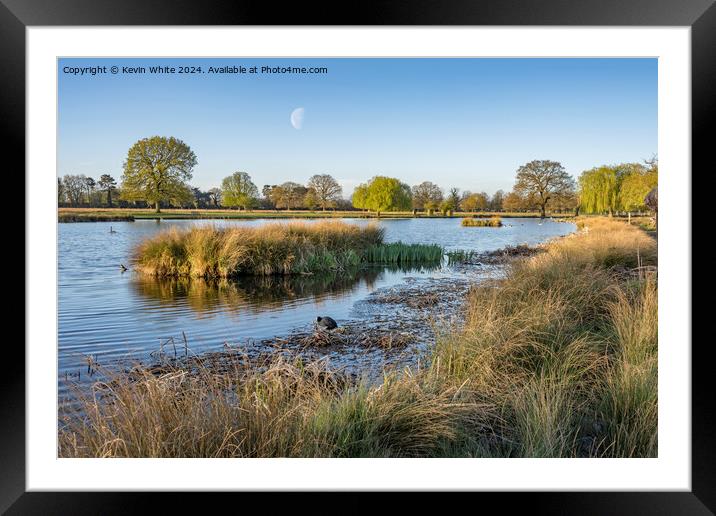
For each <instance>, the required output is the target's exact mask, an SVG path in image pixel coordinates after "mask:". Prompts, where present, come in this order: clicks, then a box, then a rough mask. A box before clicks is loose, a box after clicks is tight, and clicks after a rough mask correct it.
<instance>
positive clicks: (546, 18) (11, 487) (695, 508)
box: [0, 0, 716, 514]
mask: <svg viewBox="0 0 716 516" xmlns="http://www.w3.org/2000/svg"><path fill="white" fill-rule="evenodd" d="M351 6H353V7H352V8H353V9H354V10H353V11H350V10H346V8H349V9H350V8H351ZM289 24H290V25H552V26H555V25H572V26H631V25H633V26H689V27H691V36H692V41H691V51H692V54H691V59H692V62H691V70H692V72H691V73H692V170H700V171H701V170H702V171H704V173H707V172H708V171H711V170H712V169H713V164H712V163H713V160H709V161H707V159H709V157H710V156H709V154H710V152H709V151H711V147H712V146H713V143H712V140H711V139H710V138H709V129H710V125H711V122H712V119H713V115H712V113H714V112H716V105H714V104H715V102H714V97H715V96H714V93H713V91H714V85H716V66H714V65H715V64H716V6H714V0H628V1H625V0H572V1H569V0H490V1H475V0H452V1H449V2H435V1H431V0H413V1H400V2H399V1H382V2H367V3H366V2H361V3H357V4H355V5H353V4H350V5H349V4H342V3H340V2H335V3H332V4H330V5H328V6H326V5H320V4H311V5H307V4H304V3H297V2H296V3H287V4H286V5H285V6H281V7H280V8H278V7H277V6H276V5H273V4H272V3H270V2H263V3H259V2H255V1H247V0H240V1H236V2H232V3H229V2H220V1H216V0H203V1H202V2H192V1H189V0H173V1H169V0H155V1H152V2H150V1H148V0H123V1H122V2H117V1H116V0H115V1H110V0H0V77H2V86H1V87H0V120H2V131H3V132H4V133H5V134H4V138H3V139H2V140H0V141H2V142H3V146H4V147H6V148H7V149H8V151H10V150H11V151H12V152H8V153H6V154H8V155H12V157H13V159H15V160H17V165H16V167H15V169H16V170H21V169H22V170H24V168H25V156H24V152H22V153H20V152H18V150H19V149H24V148H25V141H24V139H25V29H26V27H28V26H35V25H38V26H39V25H42V26H64V25H74V26H82V25H195V26H196V25H205V26H209V25H289ZM691 177H692V182H693V179H695V178H696V177H695V175H694V174H693V173H692V176H691ZM704 190H705V189H703V190H701V193H698V192H699V190H698V189H696V190H694V191H695V192H697V196H696V197H693V203H692V205H694V206H696V205H699V204H702V202H703V199H701V197H700V196H705V195H706V193H705V191H704ZM27 199H28V201H27V203H26V207H25V209H26V210H29V209H31V204H32V202H31V197H30V196H29V195H28V197H27ZM25 272H26V274H27V273H28V271H27V270H26V271H25ZM692 306H693V309H694V310H695V311H696V310H699V309H703V308H699V307H698V306H696V304H692ZM692 320H694V317H693V315H692ZM696 320H698V318H696ZM683 344H684V346H689V345H691V343H690V342H684V343H683ZM709 344H710V343H709V341H708V340H707V341H702V342H697V343H696V345H695V346H692V463H691V464H692V491H691V492H639V493H625V492H619V493H604V492H584V493H536V492H535V493H522V494H515V493H502V494H492V493H485V494H481V495H480V496H482V497H484V498H488V499H493V500H495V501H497V502H498V503H500V508H501V509H502V510H504V509H509V508H511V507H512V506H514V505H517V504H519V505H521V504H525V503H526V504H529V510H530V512H535V511H536V512H537V513H542V512H547V513H552V514H554V513H560V514H564V513H579V514H712V513H713V512H714V511H716V494H715V490H714V486H715V485H716V478H715V475H714V472H715V471H716V452H715V450H716V447H715V446H714V443H715V442H716V425H715V424H714V416H715V413H714V404H713V388H712V386H711V385H710V382H709V383H707V381H708V380H709V379H710V376H712V373H711V371H709V370H707V369H710V361H709V360H708V357H707V354H708V347H709ZM6 360H9V361H10V363H12V364H13V366H12V367H10V368H5V371H4V372H3V374H2V375H0V384H1V387H2V388H1V389H0V397H2V403H0V470H1V476H0V511H3V512H4V511H7V513H8V514H35V513H43V514H100V513H101V514H115V513H116V514H120V513H121V514H127V513H131V512H134V511H136V510H142V511H161V512H164V513H166V512H168V511H169V510H172V507H171V506H172V505H176V506H178V507H181V506H182V505H183V504H184V503H186V502H185V500H184V498H185V497H184V496H183V495H181V494H178V493H164V494H161V495H156V494H148V493H131V494H129V493H119V492H112V493H39V492H32V493H28V492H26V489H25V429H26V428H25V367H24V364H25V355H24V352H23V351H22V350H21V348H20V346H17V345H13V346H10V345H9V343H8V346H7V347H6ZM212 496H215V495H212ZM242 496H246V495H245V494H243V495H242ZM498 497H499V499H498ZM419 499H420V498H419V497H418V498H416V500H419ZM214 503H217V501H214ZM356 507H359V506H356ZM364 507H365V508H366V509H367V506H364Z"/></svg>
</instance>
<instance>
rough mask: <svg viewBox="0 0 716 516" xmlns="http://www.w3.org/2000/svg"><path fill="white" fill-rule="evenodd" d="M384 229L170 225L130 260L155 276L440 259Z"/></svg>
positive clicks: (333, 224)
mask: <svg viewBox="0 0 716 516" xmlns="http://www.w3.org/2000/svg"><path fill="white" fill-rule="evenodd" d="M383 233H384V230H383V229H382V228H379V227H378V226H376V225H373V224H371V225H368V226H365V227H359V226H357V225H355V224H347V223H345V222H340V221H325V222H317V223H313V224H307V223H304V222H292V223H288V224H278V223H277V224H267V225H264V226H260V227H232V228H216V227H212V226H206V227H194V228H189V229H177V228H171V229H169V230H167V231H164V232H161V233H159V234H157V235H156V236H154V237H151V238H149V239H147V240H145V241H144V242H142V243H141V244H140V245H139V247H138V248H137V249H136V250H135V255H134V260H133V263H134V267H135V269H136V270H138V271H139V272H143V273H145V274H151V275H154V276H162V277H182V276H188V277H201V278H227V277H234V276H241V275H258V276H268V275H274V274H310V273H316V272H327V271H341V270H347V269H350V268H355V267H358V266H359V265H361V264H364V263H375V264H411V263H414V264H417V263H432V262H436V261H437V262H438V263H439V261H440V260H441V259H442V253H443V251H442V248H441V247H439V246H434V245H421V244H412V245H408V244H402V243H399V242H398V243H393V244H387V245H386V244H383Z"/></svg>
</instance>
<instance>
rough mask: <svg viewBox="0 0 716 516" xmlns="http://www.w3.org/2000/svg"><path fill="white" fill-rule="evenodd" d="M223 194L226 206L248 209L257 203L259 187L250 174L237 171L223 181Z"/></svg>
mask: <svg viewBox="0 0 716 516" xmlns="http://www.w3.org/2000/svg"><path fill="white" fill-rule="evenodd" d="M221 195H222V202H223V204H224V206H229V207H231V208H234V207H239V208H242V209H248V208H252V207H253V206H255V205H256V202H257V198H258V196H259V189H258V188H256V185H255V184H254V183H253V182H252V181H251V176H250V175H249V174H247V173H246V172H239V171H237V172H234V173H233V174H231V175H230V176H228V177H225V178H224V180H223V181H222V182H221Z"/></svg>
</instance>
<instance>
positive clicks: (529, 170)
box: [514, 160, 574, 218]
mask: <svg viewBox="0 0 716 516" xmlns="http://www.w3.org/2000/svg"><path fill="white" fill-rule="evenodd" d="M514 191H515V193H517V194H518V195H520V196H522V197H528V198H533V199H534V200H535V203H536V204H537V206H538V207H539V210H540V217H542V218H544V217H545V215H546V207H547V203H548V202H549V201H550V199H552V198H553V197H555V196H566V195H569V194H570V192H573V191H574V180H573V179H572V177H571V176H570V175H569V174H567V172H566V170H564V167H562V164H561V163H559V162H557V161H549V160H534V161H530V162H529V163H526V164H524V165H522V166H521V167H520V168H518V169H517V177H516V181H515V187H514Z"/></svg>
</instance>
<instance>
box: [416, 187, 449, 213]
mask: <svg viewBox="0 0 716 516" xmlns="http://www.w3.org/2000/svg"><path fill="white" fill-rule="evenodd" d="M412 190H413V208H415V209H417V210H435V209H437V208H438V206H440V203H441V202H443V191H442V190H441V189H440V187H439V186H438V185H436V184H435V183H431V182H430V181H423V182H422V183H420V184H419V185H415V186H414V187H413V189H412Z"/></svg>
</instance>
